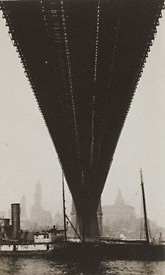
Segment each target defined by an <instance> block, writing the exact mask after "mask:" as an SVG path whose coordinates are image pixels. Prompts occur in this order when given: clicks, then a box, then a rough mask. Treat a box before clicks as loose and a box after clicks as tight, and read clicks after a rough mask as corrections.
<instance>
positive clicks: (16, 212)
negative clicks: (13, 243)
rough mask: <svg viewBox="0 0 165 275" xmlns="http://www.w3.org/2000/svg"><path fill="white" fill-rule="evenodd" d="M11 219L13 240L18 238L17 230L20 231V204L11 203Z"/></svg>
mask: <svg viewBox="0 0 165 275" xmlns="http://www.w3.org/2000/svg"><path fill="white" fill-rule="evenodd" d="M11 221H12V227H13V234H12V237H13V239H14V240H18V239H19V231H20V204H19V203H13V204H12V205H11Z"/></svg>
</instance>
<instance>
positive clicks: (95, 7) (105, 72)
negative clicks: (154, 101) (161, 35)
mask: <svg viewBox="0 0 165 275" xmlns="http://www.w3.org/2000/svg"><path fill="white" fill-rule="evenodd" d="M163 2H164V1H163V0H143V1H142V0H77V1H76V0H61V1H60V0H54V1H53V0H48V1H37V0H36V1H26V0H24V1H23V0H22V1H0V7H1V9H2V12H3V16H4V18H5V19H6V25H7V26H8V28H9V35H10V37H11V40H12V42H13V45H14V46H15V47H16V48H17V51H18V54H19V57H20V59H21V62H22V64H23V68H24V71H25V74H26V76H27V78H28V81H29V83H30V85H31V88H32V90H33V92H34V94H35V96H36V98H37V102H38V106H39V109H40V111H41V113H42V114H43V117H44V120H45V123H46V126H47V128H48V130H49V133H50V136H51V138H52V141H53V143H54V145H55V148H56V151H57V154H58V157H59V161H60V163H61V167H62V170H63V171H64V174H65V178H66V181H67V183H68V186H69V189H70V192H71V194H72V197H73V200H74V204H75V207H76V211H77V215H78V222H79V228H80V234H81V235H82V236H85V237H91V236H99V228H98V222H97V215H96V211H97V207H98V204H99V201H100V196H101V193H102V191H103V188H104V184H105V181H106V177H107V174H108V172H109V169H110V166H111V163H112V160H113V155H114V152H115V148H116V146H117V143H118V140H119V137H120V133H121V131H122V128H123V126H124V122H125V119H126V116H127V113H128V111H129V108H130V105H131V101H132V99H133V96H134V93H135V91H136V87H137V85H138V81H139V79H140V77H141V75H142V72H143V68H144V65H145V62H146V58H147V55H148V52H149V51H150V47H151V46H152V42H153V40H154V36H155V33H156V27H157V25H158V20H159V17H160V16H161V10H162V8H163Z"/></svg>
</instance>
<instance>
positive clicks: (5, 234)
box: [0, 203, 64, 256]
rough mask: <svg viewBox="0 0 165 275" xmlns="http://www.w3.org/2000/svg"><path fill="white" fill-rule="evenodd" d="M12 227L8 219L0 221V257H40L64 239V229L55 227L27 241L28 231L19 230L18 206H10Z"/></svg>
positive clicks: (17, 204) (16, 204) (37, 233)
mask: <svg viewBox="0 0 165 275" xmlns="http://www.w3.org/2000/svg"><path fill="white" fill-rule="evenodd" d="M11 214H12V225H10V220H9V219H4V218H1V219H0V233H1V234H0V255H3V256H8V255H22V256H24V255H42V254H47V253H48V252H49V253H50V251H52V250H53V249H54V248H55V244H56V246H58V244H59V243H62V241H63V239H64V229H57V228H56V227H55V226H54V227H53V228H51V229H49V230H43V231H42V232H36V233H34V234H33V240H28V238H27V235H28V231H25V232H22V230H20V204H19V203H15V204H12V205H11Z"/></svg>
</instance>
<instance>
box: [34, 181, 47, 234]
mask: <svg viewBox="0 0 165 275" xmlns="http://www.w3.org/2000/svg"><path fill="white" fill-rule="evenodd" d="M41 201H42V189H41V184H40V183H39V182H38V183H37V184H36V186H35V193H34V204H33V206H32V208H31V213H30V222H31V223H32V225H33V229H34V230H38V229H45V228H47V227H49V226H52V217H51V214H50V212H49V211H45V210H43V208H42V204H41Z"/></svg>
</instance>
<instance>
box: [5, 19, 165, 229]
mask: <svg viewBox="0 0 165 275" xmlns="http://www.w3.org/2000/svg"><path fill="white" fill-rule="evenodd" d="M157 30H158V33H157V35H156V39H155V42H154V45H153V46H152V47H151V52H150V53H149V57H148V59H147V63H146V66H145V69H144V73H143V76H142V78H141V80H140V83H139V85H138V89H137V91H136V94H135V97H134V100H133V103H132V105H131V109H130V112H129V114H128V117H127V119H126V123H125V126H124V129H123V131H122V134H121V137H120V140H119V143H118V146H117V150H116V152H115V155H114V160H113V164H112V166H111V169H110V173H109V176H108V178H107V181H106V184H105V188H104V192H103V195H102V204H103V205H110V204H112V203H114V201H115V198H116V194H117V191H118V189H119V188H120V189H121V191H122V194H123V197H124V199H125V201H126V202H127V203H129V204H131V205H133V206H135V207H136V212H137V214H139V213H140V207H141V189H140V175H139V170H140V168H142V169H143V177H144V183H145V190H146V199H147V209H148V216H149V218H150V219H152V220H154V221H156V222H157V224H158V225H162V226H165V202H164V201H165V184H164V182H165V92H164V86H165V51H164V49H165V32H164V30H165V18H163V19H161V20H160V26H159V27H158V28H157ZM38 180H39V182H40V184H41V185H42V194H43V196H42V205H43V207H44V208H45V210H49V211H51V213H52V214H53V213H56V212H57V211H62V193H61V170H60V166H59V163H58V159H57V155H56V152H55V149H54V146H53V144H52V141H51V138H50V136H49V134H48V130H47V128H46V126H45V123H44V120H43V118H42V115H41V113H40V112H39V109H38V106H37V102H36V100H35V97H34V95H33V93H32V90H31V88H30V86H29V83H28V80H27V78H26V77H25V75H24V72H23V68H22V65H21V63H20V60H19V58H18V53H17V52H16V48H15V47H14V46H13V45H12V42H11V40H10V38H9V35H8V28H7V27H5V21H4V19H2V16H1V14H0V190H1V192H0V211H1V210H6V209H7V208H9V207H10V204H11V203H13V202H20V199H21V196H22V195H24V194H25V195H26V200H27V208H28V209H29V208H30V207H31V205H32V204H33V197H34V190H35V184H36V183H37V182H38ZM66 202H67V212H68V213H70V204H71V198H70V194H69V191H68V190H67V194H66Z"/></svg>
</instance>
